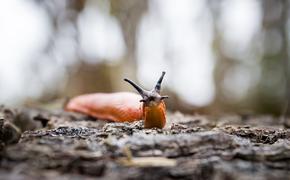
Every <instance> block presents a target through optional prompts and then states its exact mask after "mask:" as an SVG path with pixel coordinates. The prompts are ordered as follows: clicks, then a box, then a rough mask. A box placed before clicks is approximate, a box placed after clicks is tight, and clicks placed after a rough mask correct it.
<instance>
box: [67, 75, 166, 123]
mask: <svg viewBox="0 0 290 180" xmlns="http://www.w3.org/2000/svg"><path fill="white" fill-rule="evenodd" d="M164 75H165V72H162V75H161V77H160V78H159V80H158V81H157V84H156V86H155V87H154V88H153V89H152V90H151V91H147V90H144V89H143V88H141V87H140V86H138V85H137V84H136V83H134V82H133V81H131V80H129V79H124V80H125V81H126V82H128V83H129V84H130V85H132V86H133V87H134V88H135V89H136V90H137V92H138V93H139V95H138V94H135V93H131V92H117V93H93V94H85V95H80V96H77V97H75V98H73V99H71V100H70V101H69V102H68V103H67V104H66V107H65V110H67V111H73V112H80V113H84V114H87V115H90V116H93V117H95V118H98V119H107V120H111V121H114V122H133V121H138V120H141V119H144V127H145V128H153V127H156V128H163V127H164V126H165V123H166V114H165V113H166V106H165V103H164V99H166V98H168V96H161V95H160V90H161V83H162V80H163V77H164ZM140 95H141V96H140Z"/></svg>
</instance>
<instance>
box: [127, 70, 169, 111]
mask: <svg viewBox="0 0 290 180" xmlns="http://www.w3.org/2000/svg"><path fill="white" fill-rule="evenodd" d="M164 75H165V72H164V71H163V72H162V75H161V76H160V78H159V80H158V81H157V83H156V85H155V87H154V88H153V89H152V90H151V91H147V90H144V89H143V88H141V87H140V86H139V85H137V84H136V83H135V82H133V81H131V80H129V79H124V80H125V81H126V82H128V83H129V84H131V85H132V86H133V87H134V88H135V89H136V90H137V91H138V93H139V94H140V95H141V96H142V99H141V100H140V102H143V103H144V105H145V106H154V105H158V104H159V103H160V102H162V100H164V99H166V98H168V96H161V95H160V90H161V84H162V80H163V77H164Z"/></svg>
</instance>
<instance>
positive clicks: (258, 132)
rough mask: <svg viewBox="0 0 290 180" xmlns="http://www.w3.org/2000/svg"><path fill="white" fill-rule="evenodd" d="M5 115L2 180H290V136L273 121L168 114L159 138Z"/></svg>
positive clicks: (71, 120) (60, 115)
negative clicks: (98, 179) (289, 179)
mask: <svg viewBox="0 0 290 180" xmlns="http://www.w3.org/2000/svg"><path fill="white" fill-rule="evenodd" d="M0 112H1V114H2V118H1V128H0V132H1V134H0V135H1V136H0V141H1V156H0V157H1V161H0V162H1V166H0V179H11V180H12V179H13V180H14V179H43V180H45V179H84V178H86V179H95V178H96V177H98V178H100V179H271V180H273V179H287V178H289V177H290V166H289V163H290V141H289V137H290V131H289V130H287V129H284V128H283V127H282V126H280V125H279V124H280V121H279V120H278V119H275V118H273V117H271V116H239V115H232V116H223V117H219V118H213V117H205V116H200V115H194V116H186V115H183V114H181V113H174V114H170V113H169V114H168V121H169V122H168V123H167V127H166V128H165V129H162V130H161V129H143V122H142V121H139V122H135V123H131V124H129V123H110V122H106V121H101V120H95V119H92V118H90V117H87V116H84V115H80V114H71V113H66V112H63V111H58V112H48V111H43V110H36V109H18V110H11V109H7V108H5V107H1V108H0ZM15 124H16V125H17V126H18V127H19V128H17V127H16V126H15ZM20 129H21V130H22V131H23V133H22V135H21V138H20V139H19V137H20V136H19V135H20ZM7 132H8V133H7ZM18 140H19V141H18ZM17 141H18V143H17Z"/></svg>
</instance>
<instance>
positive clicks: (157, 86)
mask: <svg viewBox="0 0 290 180" xmlns="http://www.w3.org/2000/svg"><path fill="white" fill-rule="evenodd" d="M164 75H165V71H163V72H162V75H161V76H160V78H159V80H158V81H157V84H156V86H155V88H154V89H155V91H156V92H158V93H160V89H161V83H162V80H163V77H164Z"/></svg>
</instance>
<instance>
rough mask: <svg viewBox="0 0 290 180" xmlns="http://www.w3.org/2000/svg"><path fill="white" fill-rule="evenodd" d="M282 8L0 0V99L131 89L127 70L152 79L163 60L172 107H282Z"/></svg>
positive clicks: (233, 3)
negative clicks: (125, 80)
mask: <svg viewBox="0 0 290 180" xmlns="http://www.w3.org/2000/svg"><path fill="white" fill-rule="evenodd" d="M288 11H289V8H288V1H286V0H260V1H257V0H221V1H215V0H207V1H205V0H179V1H175V0H139V1H136V0H61V1H60V0H9V1H3V2H1V6H0V103H1V104H6V105H12V106H23V105H28V106H33V105H34V106H37V105H39V104H47V103H51V102H55V101H56V100H59V99H64V98H65V97H73V96H76V95H78V94H83V93H91V92H116V91H133V89H132V87H130V86H129V85H128V84H126V83H125V82H124V81H123V78H124V77H126V78H130V79H132V80H134V81H137V82H138V83H139V84H141V85H142V86H143V87H144V88H145V89H151V88H152V87H153V86H154V85H155V83H156V81H157V79H158V78H159V76H160V74H161V72H162V71H163V70H164V71H166V72H167V74H166V77H165V81H164V83H163V94H164V95H165V94H166V95H169V96H170V99H169V100H168V101H167V104H168V107H169V109H170V110H173V111H175V110H179V111H182V112H187V113H195V112H200V113H209V114H218V113H228V112H234V113H267V114H276V115H279V114H281V112H283V111H284V110H283V109H285V107H287V98H288V99H289V96H288V95H287V89H288V88H287V86H288V85H287V81H288V78H287V73H288V72H287V69H288V67H289V63H288V52H289V48H288V42H289V32H290V29H289V28H290V24H289V13H288ZM288 84H289V83H288ZM289 92H290V91H289Z"/></svg>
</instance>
